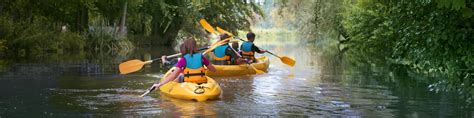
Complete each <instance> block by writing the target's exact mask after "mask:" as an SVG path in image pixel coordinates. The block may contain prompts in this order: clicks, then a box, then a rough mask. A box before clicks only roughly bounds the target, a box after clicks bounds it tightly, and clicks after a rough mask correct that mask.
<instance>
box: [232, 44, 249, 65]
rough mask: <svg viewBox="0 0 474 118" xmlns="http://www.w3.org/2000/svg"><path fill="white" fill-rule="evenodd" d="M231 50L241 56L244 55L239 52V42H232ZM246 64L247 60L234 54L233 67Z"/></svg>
mask: <svg viewBox="0 0 474 118" xmlns="http://www.w3.org/2000/svg"><path fill="white" fill-rule="evenodd" d="M231 48H232V49H234V50H235V51H237V53H239V54H240V55H242V54H241V52H240V51H239V42H237V41H234V42H232V47H231ZM245 62H246V60H245V59H244V58H242V57H239V56H238V55H237V54H235V52H234V53H233V58H232V59H231V63H232V64H233V65H239V64H244V63H245Z"/></svg>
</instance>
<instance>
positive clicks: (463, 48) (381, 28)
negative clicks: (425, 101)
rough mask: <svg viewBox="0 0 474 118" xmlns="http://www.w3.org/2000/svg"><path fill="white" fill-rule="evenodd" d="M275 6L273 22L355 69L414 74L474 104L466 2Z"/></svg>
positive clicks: (472, 23) (471, 24)
mask: <svg viewBox="0 0 474 118" xmlns="http://www.w3.org/2000/svg"><path fill="white" fill-rule="evenodd" d="M278 4H279V5H278V7H280V8H279V9H278V10H276V11H274V12H275V13H278V14H279V15H280V17H279V19H280V20H281V21H279V20H276V21H275V22H287V23H285V24H287V26H285V27H289V28H298V30H299V31H300V32H301V35H303V36H306V37H308V38H306V39H307V42H309V43H313V44H314V45H316V47H318V48H322V49H323V50H324V49H326V50H327V48H332V49H333V50H338V51H337V52H338V53H340V55H344V56H343V57H344V58H346V59H348V60H349V61H350V62H351V63H352V64H353V65H355V66H364V67H368V68H371V67H374V66H379V65H385V66H387V67H391V68H392V69H391V70H389V71H400V70H405V73H417V74H419V75H423V76H422V77H421V76H416V77H415V76H413V78H417V81H421V82H424V83H428V84H429V86H427V89H428V90H430V91H433V92H437V91H451V92H456V93H458V94H459V96H460V97H462V98H465V100H466V102H467V103H472V101H473V99H474V66H473V65H474V54H472V52H474V43H472V41H473V39H474V38H473V37H474V33H473V32H474V29H473V28H474V2H472V1H470V0H467V1H464V0H462V1H461V0H454V1H452V0H435V1H430V0H413V1H383V0H318V1H309V0H294V1H287V0H280V1H279V2H278ZM293 11H299V12H297V13H294V12H293ZM283 16H291V17H283ZM288 24H289V25H288ZM328 37H331V38H328ZM369 70H370V69H369ZM395 84H397V83H395Z"/></svg>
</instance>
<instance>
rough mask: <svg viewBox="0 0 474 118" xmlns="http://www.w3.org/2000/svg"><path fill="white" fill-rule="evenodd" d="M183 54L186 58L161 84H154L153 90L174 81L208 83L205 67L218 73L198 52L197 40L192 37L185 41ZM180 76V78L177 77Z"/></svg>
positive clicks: (180, 60) (181, 60)
mask: <svg viewBox="0 0 474 118" xmlns="http://www.w3.org/2000/svg"><path fill="white" fill-rule="evenodd" d="M181 53H182V54H183V55H184V56H183V58H181V59H179V60H178V63H177V64H176V68H175V70H174V71H173V72H172V73H171V74H170V75H169V76H167V77H166V78H165V79H164V80H163V81H161V82H160V83H158V84H153V86H152V87H151V88H153V87H156V88H159V87H161V86H162V85H164V84H166V83H168V82H170V81H172V80H174V81H177V82H194V83H206V82H207V78H206V75H205V73H204V72H205V68H204V66H206V67H207V69H209V70H210V71H212V72H215V71H216V69H215V68H214V66H213V65H212V64H210V63H209V61H208V60H207V59H206V57H204V56H203V55H202V54H201V53H198V52H197V48H196V40H194V39H193V38H192V37H190V38H188V39H186V40H185V41H184V43H183V44H182V50H181ZM180 74H181V75H180ZM178 75H180V76H179V77H177V76H178ZM151 88H150V89H151Z"/></svg>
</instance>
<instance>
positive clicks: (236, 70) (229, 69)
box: [206, 56, 270, 77]
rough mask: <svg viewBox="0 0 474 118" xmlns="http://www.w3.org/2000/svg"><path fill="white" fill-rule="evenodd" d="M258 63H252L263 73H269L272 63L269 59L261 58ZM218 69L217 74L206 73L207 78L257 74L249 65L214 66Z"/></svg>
mask: <svg viewBox="0 0 474 118" xmlns="http://www.w3.org/2000/svg"><path fill="white" fill-rule="evenodd" d="M257 59H258V63H252V65H253V66H254V67H255V68H257V69H258V70H261V71H265V72H266V71H267V69H268V66H269V65H270V61H269V59H268V57H265V56H263V57H259V58H257ZM214 67H215V68H216V72H211V71H206V75H207V76H212V77H216V76H238V75H247V74H255V73H256V72H255V70H253V69H252V68H251V67H250V66H249V65H248V64H240V65H214Z"/></svg>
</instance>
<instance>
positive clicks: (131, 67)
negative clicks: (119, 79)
mask: <svg viewBox="0 0 474 118" xmlns="http://www.w3.org/2000/svg"><path fill="white" fill-rule="evenodd" d="M216 47H217V46H212V47H210V48H216ZM210 48H209V47H203V48H199V49H198V51H202V50H205V49H210ZM206 51H207V50H206ZM178 56H181V53H177V54H173V55H169V56H166V58H167V59H171V58H176V57H178ZM160 59H161V58H156V59H152V60H148V61H141V60H138V59H133V60H130V61H126V62H123V63H121V64H119V71H120V74H122V75H125V74H129V73H133V72H136V71H138V70H140V69H142V68H143V65H145V64H149V63H152V62H154V61H160Z"/></svg>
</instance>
